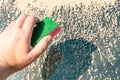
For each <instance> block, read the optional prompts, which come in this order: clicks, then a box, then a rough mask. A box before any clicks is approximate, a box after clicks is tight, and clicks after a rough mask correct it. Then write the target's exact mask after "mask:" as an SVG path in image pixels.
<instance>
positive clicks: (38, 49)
mask: <svg viewBox="0 0 120 80" xmlns="http://www.w3.org/2000/svg"><path fill="white" fill-rule="evenodd" d="M51 42H52V36H51V35H48V36H46V37H44V38H43V39H42V40H41V41H40V42H39V43H38V44H37V45H36V46H35V47H34V48H33V49H32V50H31V51H30V52H29V54H28V59H29V61H30V62H32V61H34V60H35V59H36V58H37V57H39V56H40V54H42V53H43V52H44V51H45V50H46V48H47V47H48V45H49V44H50V43H51Z"/></svg>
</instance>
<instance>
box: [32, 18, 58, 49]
mask: <svg viewBox="0 0 120 80" xmlns="http://www.w3.org/2000/svg"><path fill="white" fill-rule="evenodd" d="M57 26H58V23H57V22H55V21H53V20H52V19H51V18H49V17H45V18H44V19H43V20H42V21H41V22H40V23H38V24H37V26H36V27H35V28H34V30H33V34H32V39H31V45H32V46H33V47H34V46H35V45H36V44H37V43H38V42H39V41H40V40H41V39H42V38H43V37H44V36H46V35H48V34H50V33H51V32H52V31H53V30H54V29H56V27H57Z"/></svg>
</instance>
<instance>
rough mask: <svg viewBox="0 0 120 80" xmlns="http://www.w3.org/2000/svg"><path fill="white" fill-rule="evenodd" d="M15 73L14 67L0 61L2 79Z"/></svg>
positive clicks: (0, 76) (0, 79) (0, 78)
mask: <svg viewBox="0 0 120 80" xmlns="http://www.w3.org/2000/svg"><path fill="white" fill-rule="evenodd" d="M13 73H14V70H13V68H11V67H9V66H7V65H3V64H1V63H0V80H6V78H7V77H9V76H10V75H11V74H13Z"/></svg>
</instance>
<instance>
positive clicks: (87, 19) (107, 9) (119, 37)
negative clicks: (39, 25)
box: [0, 0, 120, 80]
mask: <svg viewBox="0 0 120 80" xmlns="http://www.w3.org/2000/svg"><path fill="white" fill-rule="evenodd" d="M33 1H36V0H33ZM16 4H17V2H15V1H14V0H11V1H7V0H5V1H1V3H0V5H2V6H0V30H1V32H2V31H3V30H4V28H5V27H6V25H8V24H9V23H10V22H11V21H12V20H14V19H16V18H17V17H18V15H20V13H21V12H24V10H23V11H22V10H20V9H18V8H17V7H16ZM27 7H28V9H29V10H26V13H27V14H32V13H31V12H34V13H33V14H34V15H36V16H38V17H39V18H41V19H42V18H44V17H45V16H50V17H51V18H52V19H54V20H56V21H57V22H58V23H59V25H60V26H61V27H62V31H61V32H60V34H58V35H57V36H56V37H55V38H54V40H53V42H52V44H51V45H50V46H49V47H48V49H47V50H46V51H45V52H44V53H43V54H42V55H41V56H40V57H39V58H38V59H37V60H36V61H35V62H34V63H32V64H31V65H29V66H28V67H26V68H25V69H23V70H22V71H20V72H17V73H16V74H14V75H12V76H10V77H9V78H8V80H120V0H114V3H113V4H112V3H107V2H105V3H101V4H96V3H95V2H91V3H90V4H89V5H87V6H86V5H85V4H83V3H81V2H79V3H77V4H74V6H70V5H61V6H57V5H56V6H55V7H53V8H52V11H51V12H50V13H48V11H47V10H48V8H47V9H44V10H41V9H39V8H38V7H34V5H31V4H28V5H27Z"/></svg>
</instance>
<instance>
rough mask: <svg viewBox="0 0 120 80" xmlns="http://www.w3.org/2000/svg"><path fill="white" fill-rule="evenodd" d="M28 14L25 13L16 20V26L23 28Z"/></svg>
mask: <svg viewBox="0 0 120 80" xmlns="http://www.w3.org/2000/svg"><path fill="white" fill-rule="evenodd" d="M26 18H27V16H26V15H25V14H21V15H20V16H19V17H18V19H17V20H15V23H14V27H18V28H21V27H22V26H23V24H24V22H25V19H26Z"/></svg>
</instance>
